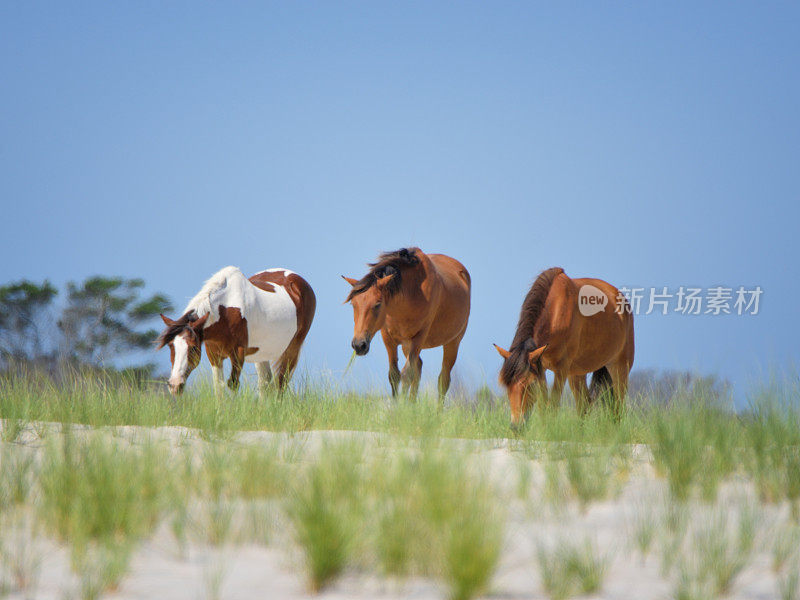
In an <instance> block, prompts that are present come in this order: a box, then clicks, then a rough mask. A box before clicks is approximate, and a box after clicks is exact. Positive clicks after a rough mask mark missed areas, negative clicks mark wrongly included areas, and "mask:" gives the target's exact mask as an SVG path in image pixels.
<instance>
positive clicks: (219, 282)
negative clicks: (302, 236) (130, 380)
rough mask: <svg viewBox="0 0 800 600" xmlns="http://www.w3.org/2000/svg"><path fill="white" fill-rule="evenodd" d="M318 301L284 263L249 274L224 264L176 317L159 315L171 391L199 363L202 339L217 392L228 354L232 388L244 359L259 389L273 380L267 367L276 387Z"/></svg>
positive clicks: (236, 384) (294, 359)
mask: <svg viewBox="0 0 800 600" xmlns="http://www.w3.org/2000/svg"><path fill="white" fill-rule="evenodd" d="M316 306H317V300H316V297H315V296H314V290H312V289H311V286H310V285H309V284H308V283H307V282H306V280H305V279H303V278H302V277H300V275H298V274H297V273H293V272H291V271H289V270H288V269H269V270H267V271H261V272H260V273H256V274H255V275H253V276H252V277H250V278H249V279H248V278H247V277H245V276H244V274H243V273H242V272H241V271H240V270H239V269H237V268H236V267H225V268H224V269H222V270H221V271H219V272H217V273H216V274H214V275H213V276H212V277H211V278H210V279H209V280H208V281H206V283H205V284H204V285H203V287H202V289H201V290H200V291H199V292H198V293H197V295H196V296H195V297H194V298H192V300H191V301H190V302H189V304H188V305H187V306H186V309H185V310H184V312H183V316H182V317H181V318H180V319H177V320H175V321H173V320H172V319H169V318H167V317H165V316H164V315H161V318H162V319H163V321H164V324H165V325H166V326H167V328H166V329H165V330H164V331H163V332H162V333H161V335H160V336H159V338H158V341H157V347H158V348H163V347H164V346H169V352H170V361H171V362H172V372H171V374H170V378H169V389H170V392H172V394H175V395H177V394H180V393H181V392H182V391H183V388H184V386H185V384H186V379H187V378H188V377H189V373H191V372H192V370H193V369H194V368H195V367H197V365H198V364H199V363H200V356H201V346H202V344H203V343H204V342H205V345H206V353H207V354H208V360H209V362H210V363H211V369H212V372H213V375H214V391H215V393H219V391H220V390H221V389H222V382H223V374H222V363H223V361H224V360H225V359H226V358H229V359H230V360H231V374H230V378H229V379H228V387H229V388H231V389H232V390H236V389H238V387H239V376H240V374H241V371H242V366H243V365H244V363H245V362H253V363H255V364H256V373H257V374H258V385H259V388H260V389H263V388H265V387H266V386H267V385H268V384H269V383H270V382H271V381H272V368H271V367H272V366H274V367H276V369H277V378H278V388H279V389H280V390H283V389H284V388H285V386H286V384H287V383H288V382H289V379H290V378H291V376H292V371H293V370H294V368H295V366H296V365H297V359H298V357H299V355H300V348H301V347H302V345H303V341H304V340H305V338H306V335H307V334H308V330H309V329H310V328H311V322H312V321H313V320H314V312H315V310H316Z"/></svg>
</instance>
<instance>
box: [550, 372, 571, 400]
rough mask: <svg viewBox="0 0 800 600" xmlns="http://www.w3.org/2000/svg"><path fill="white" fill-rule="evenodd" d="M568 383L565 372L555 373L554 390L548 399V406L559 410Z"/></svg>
mask: <svg viewBox="0 0 800 600" xmlns="http://www.w3.org/2000/svg"><path fill="white" fill-rule="evenodd" d="M566 382H567V376H566V375H565V374H564V372H563V371H554V378H553V388H552V389H551V390H550V394H549V396H548V398H547V400H548V401H547V404H548V406H552V407H553V408H558V407H559V406H560V405H561V394H562V392H563V391H564V384H565V383H566Z"/></svg>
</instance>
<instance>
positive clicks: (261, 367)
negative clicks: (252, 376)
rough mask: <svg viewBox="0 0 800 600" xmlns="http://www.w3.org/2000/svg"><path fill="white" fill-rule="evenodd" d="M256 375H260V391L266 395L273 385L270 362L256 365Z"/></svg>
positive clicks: (266, 361)
mask: <svg viewBox="0 0 800 600" xmlns="http://www.w3.org/2000/svg"><path fill="white" fill-rule="evenodd" d="M256 375H258V391H259V393H261V394H264V393H265V392H266V391H267V389H268V388H269V386H270V384H271V383H272V368H271V367H270V364H269V361H268V360H265V361H263V362H257V363H256Z"/></svg>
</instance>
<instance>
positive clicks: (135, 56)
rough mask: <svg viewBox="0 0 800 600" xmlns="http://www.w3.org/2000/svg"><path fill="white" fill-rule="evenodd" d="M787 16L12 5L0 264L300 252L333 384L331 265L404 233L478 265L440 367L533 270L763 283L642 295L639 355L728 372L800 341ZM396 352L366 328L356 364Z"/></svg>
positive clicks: (798, 189)
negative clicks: (730, 299)
mask: <svg viewBox="0 0 800 600" xmlns="http://www.w3.org/2000/svg"><path fill="white" fill-rule="evenodd" d="M798 31H800V8H798V4H796V3H763V2H758V3H756V2H752V3H739V2H736V3H718V2H709V3H704V2H695V1H692V2H686V3H675V2H670V3H653V2H642V3H627V4H625V5H622V4H611V3H596V2H585V3H579V2H575V3H573V2H569V3H567V2H552V3H533V2H511V3H509V2H458V3H455V2H446V3H436V2H419V3H413V2H402V3H386V2H363V3H350V2H348V3H338V2H284V3H265V2H257V3H252V4H248V3H238V2H237V3H197V2H186V3H182V2H169V3H163V2H97V3H87V2H71V3H68V2H52V3H40V2H23V3H19V2H2V3H0V82H2V83H0V85H2V93H0V201H2V221H0V223H2V225H1V226H0V227H1V229H0V231H2V235H0V256H2V260H0V281H8V280H12V279H18V278H22V277H27V278H32V279H43V278H46V277H47V278H50V279H51V280H52V281H54V282H55V283H57V284H62V283H63V282H65V281H67V280H77V279H83V278H84V277H87V276H89V275H92V274H109V275H110V274H120V275H125V276H131V277H133V276H137V277H143V278H145V279H146V281H147V282H148V285H149V288H150V289H152V290H163V291H165V292H167V293H168V294H169V295H170V296H171V297H172V298H173V299H174V300H175V303H176V304H178V305H180V308H182V306H183V304H184V302H185V301H186V300H187V299H188V298H190V297H191V296H192V295H193V294H194V293H195V292H196V291H197V289H198V288H199V287H200V285H201V284H202V282H203V281H204V280H205V278H207V277H208V276H209V275H211V274H212V273H213V272H215V271H216V270H217V269H219V268H220V267H223V266H225V265H228V264H233V265H237V266H239V267H241V268H242V269H243V270H244V271H245V272H254V271H257V270H261V269H263V268H266V267H273V266H283V267H288V268H291V269H293V270H295V271H297V272H299V273H301V274H302V275H304V276H305V277H306V278H307V279H308V281H309V282H310V283H311V284H312V286H313V287H314V289H315V290H316V293H317V299H318V309H317V316H316V319H315V322H314V326H313V328H312V330H311V333H310V335H309V339H308V343H307V347H306V349H305V353H304V359H303V366H304V368H306V369H308V370H309V371H311V372H312V373H315V372H318V371H319V370H321V369H327V370H330V371H332V372H333V376H334V377H336V378H337V379H338V378H339V377H340V376H341V372H342V370H343V368H344V366H345V365H346V363H347V361H348V359H349V357H350V346H349V344H350V339H351V336H352V311H351V309H350V308H349V306H344V305H342V300H343V298H344V296H345V294H346V291H347V285H346V284H345V283H344V282H343V281H342V280H341V279H340V277H339V275H340V274H346V275H349V276H353V277H360V276H361V275H362V274H363V273H364V271H365V267H364V263H365V262H367V261H369V260H371V259H374V258H375V256H376V255H377V253H378V252H379V251H381V250H392V249H396V248H398V247H401V246H406V245H418V246H419V247H421V248H422V249H423V250H425V251H429V252H442V253H446V254H450V255H452V256H454V257H456V258H458V259H459V260H461V261H462V262H463V263H464V264H465V265H466V266H467V268H468V269H469V270H470V272H471V274H472V280H473V308H472V317H471V320H470V326H469V329H468V332H467V335H466V338H465V339H464V343H463V345H462V351H461V355H460V359H459V362H458V363H457V365H456V369H457V372H458V373H459V374H460V376H461V377H462V378H464V379H467V380H469V381H473V382H479V381H481V380H484V379H485V380H487V381H489V382H490V383H491V384H492V385H494V382H495V378H496V373H497V370H498V368H499V357H498V356H497V355H496V354H495V352H494V349H493V348H492V346H491V343H492V342H498V343H500V344H501V345H507V344H508V343H509V342H510V340H511V337H512V335H513V331H514V326H515V324H516V320H517V315H518V311H519V307H520V303H521V301H522V298H523V296H524V294H525V292H526V291H527V289H528V287H529V286H530V284H531V282H532V281H533V279H534V278H535V276H536V274H538V273H539V272H540V271H541V270H543V269H545V268H547V267H550V266H554V265H559V266H563V267H564V268H565V269H566V271H567V273H568V274H570V275H573V276H576V277H579V276H596V277H600V278H603V279H606V280H608V281H610V282H611V283H614V284H616V285H617V286H628V287H633V286H642V287H649V286H655V287H659V288H660V287H662V286H668V287H670V288H677V287H678V286H681V285H683V286H697V287H703V288H707V287H710V286H715V285H723V286H728V287H734V288H735V287H738V286H740V285H744V286H747V287H753V286H756V285H760V286H761V288H762V289H763V290H764V293H763V296H762V297H761V306H760V314H759V315H757V316H735V315H728V316H711V315H707V316H705V315H701V316H686V315H680V314H677V315H676V314H672V315H670V316H663V315H660V314H652V315H639V316H638V317H637V319H636V338H637V339H636V346H637V349H636V365H635V366H636V367H639V368H644V367H654V368H663V369H670V368H671V369H692V370H698V371H701V372H704V373H718V374H720V375H722V376H724V377H727V378H729V379H731V380H732V381H733V382H734V384H735V385H736V386H737V387H738V388H739V389H740V390H741V389H744V388H745V387H746V386H748V385H749V384H752V382H753V381H758V380H761V379H763V378H764V377H766V374H767V373H768V372H769V370H770V369H787V368H791V366H792V365H793V364H795V363H796V361H797V358H798V354H799V353H798V348H797V342H796V339H797V335H798V332H800V328H799V327H798V325H800V318H799V317H798V300H800V283H799V279H798V277H800V273H798V268H797V261H798V258H799V254H800V253H799V252H798V250H800V248H799V247H798V246H799V245H800V244H799V243H798V223H800V208H798V202H799V201H800V160H799V159H800V110H798V107H800V35H798ZM440 356H441V351H440V350H430V351H427V352H424V353H423V360H424V361H425V367H424V371H426V372H427V375H428V377H429V378H430V377H435V376H436V374H437V373H438V366H439V361H440ZM157 359H158V360H159V361H160V362H162V363H164V364H165V365H166V364H168V362H169V357H168V353H166V352H162V353H161V355H159V356H158V357H157ZM385 372H386V356H385V352H384V350H383V348H382V345H381V344H380V343H376V344H375V345H373V349H372V350H371V352H370V355H369V356H368V357H366V358H364V359H358V361H357V364H356V366H355V368H354V369H353V370H352V371H351V372H350V373H349V374H348V375H347V377H346V378H345V379H344V380H343V381H344V383H345V384H347V385H358V382H361V381H365V380H369V379H372V380H374V381H375V382H376V383H380V385H387V386H388V384H386V383H385Z"/></svg>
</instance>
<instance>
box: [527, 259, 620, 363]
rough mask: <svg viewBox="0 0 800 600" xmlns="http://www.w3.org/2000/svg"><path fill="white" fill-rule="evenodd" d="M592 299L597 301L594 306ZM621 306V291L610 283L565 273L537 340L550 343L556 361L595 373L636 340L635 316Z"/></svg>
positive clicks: (549, 299) (551, 297)
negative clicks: (600, 305) (576, 277)
mask: <svg viewBox="0 0 800 600" xmlns="http://www.w3.org/2000/svg"><path fill="white" fill-rule="evenodd" d="M589 286H591V287H589ZM589 296H595V298H596V299H595V300H594V301H593V302H592V303H591V304H590V301H588V300H587V298H588V297H589ZM603 297H605V299H604V300H603ZM597 298H599V301H598V300H597ZM581 302H584V304H583V305H582V304H581ZM598 302H600V303H602V309H599V310H598V308H599V305H598ZM619 306H620V300H619V290H618V289H617V288H616V287H615V286H613V285H611V284H610V283H608V282H607V281H604V280H602V279H596V278H589V277H585V278H579V279H572V278H570V277H569V276H567V275H566V274H563V273H562V274H561V275H559V276H558V277H557V278H556V279H555V280H554V282H553V285H552V287H551V289H550V293H549V294H548V297H547V301H546V303H545V309H544V312H543V314H542V318H540V319H539V321H538V322H537V326H536V329H537V334H536V335H535V336H534V337H535V339H537V342H538V340H540V339H541V340H544V339H546V340H547V342H546V343H548V345H549V347H550V350H549V352H548V354H550V355H551V356H552V357H553V358H554V359H555V360H556V361H558V360H566V361H567V362H569V363H571V364H572V365H573V367H574V368H576V370H577V371H580V370H585V371H586V372H590V371H594V370H596V368H599V366H603V365H605V364H607V363H608V362H609V361H610V360H612V359H613V358H614V357H615V356H617V355H618V354H619V353H620V352H622V351H623V350H624V349H625V347H626V345H627V344H630V343H631V340H632V339H633V316H632V315H631V314H630V313H629V312H628V311H626V310H620V309H619ZM594 307H597V308H594Z"/></svg>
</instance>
